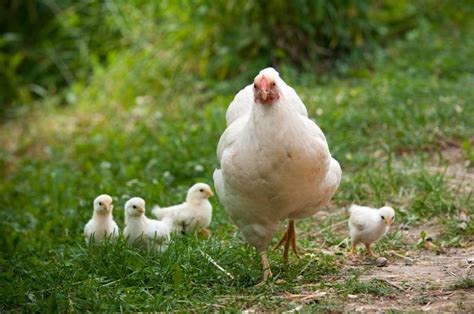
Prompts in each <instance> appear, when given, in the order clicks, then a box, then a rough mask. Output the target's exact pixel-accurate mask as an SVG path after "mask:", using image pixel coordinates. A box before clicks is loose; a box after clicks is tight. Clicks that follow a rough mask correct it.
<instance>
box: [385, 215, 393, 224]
mask: <svg viewBox="0 0 474 314" xmlns="http://www.w3.org/2000/svg"><path fill="white" fill-rule="evenodd" d="M385 224H386V225H387V226H390V225H391V224H392V218H390V217H387V218H385Z"/></svg>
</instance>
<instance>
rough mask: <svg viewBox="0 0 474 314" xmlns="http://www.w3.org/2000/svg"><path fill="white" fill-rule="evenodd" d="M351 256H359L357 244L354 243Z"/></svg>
mask: <svg viewBox="0 0 474 314" xmlns="http://www.w3.org/2000/svg"><path fill="white" fill-rule="evenodd" d="M350 255H351V256H356V255H357V244H356V243H355V242H354V241H352V249H351V253H350Z"/></svg>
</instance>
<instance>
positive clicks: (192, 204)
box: [153, 183, 213, 234]
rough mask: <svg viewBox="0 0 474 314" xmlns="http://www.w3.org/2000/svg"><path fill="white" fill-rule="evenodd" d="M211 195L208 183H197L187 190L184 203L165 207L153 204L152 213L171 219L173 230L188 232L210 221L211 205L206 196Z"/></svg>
mask: <svg viewBox="0 0 474 314" xmlns="http://www.w3.org/2000/svg"><path fill="white" fill-rule="evenodd" d="M212 195H213V193H212V191H211V188H210V187H209V185H207V184H205V183H197V184H195V185H193V186H192V187H191V188H190V189H189V190H188V193H187V196H186V201H185V202H184V203H181V204H179V205H174V206H170V207H165V208H161V207H159V206H155V207H154V208H153V214H154V215H155V217H156V218H158V219H164V218H170V219H172V220H173V229H174V231H175V232H177V233H185V234H189V233H191V232H193V231H195V230H197V229H198V228H205V227H207V226H209V224H210V223H211V219H212V205H211V203H210V202H209V200H208V198H209V197H210V196H212Z"/></svg>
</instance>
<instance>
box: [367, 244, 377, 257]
mask: <svg viewBox="0 0 474 314" xmlns="http://www.w3.org/2000/svg"><path fill="white" fill-rule="evenodd" d="M365 247H366V248H367V253H368V254H369V255H370V256H374V257H375V254H374V251H372V248H371V247H370V244H366V245H365Z"/></svg>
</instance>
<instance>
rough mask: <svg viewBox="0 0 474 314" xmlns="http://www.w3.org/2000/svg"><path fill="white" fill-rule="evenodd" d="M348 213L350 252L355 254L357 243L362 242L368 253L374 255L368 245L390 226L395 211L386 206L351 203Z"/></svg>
mask: <svg viewBox="0 0 474 314" xmlns="http://www.w3.org/2000/svg"><path fill="white" fill-rule="evenodd" d="M349 213H350V218H349V233H350V235H351V239H352V250H351V254H352V255H356V254H357V251H356V246H357V244H359V243H363V244H365V247H366V248H367V252H368V254H369V255H370V256H374V252H373V251H372V249H371V248H370V246H371V244H372V243H375V242H377V241H378V240H380V238H382V236H383V235H384V234H385V232H386V231H387V230H388V229H389V228H390V225H391V224H392V223H393V221H394V220H395V211H394V210H393V208H391V207H388V206H384V207H382V208H379V209H376V208H370V207H365V206H358V205H352V206H351V207H350V208H349Z"/></svg>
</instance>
